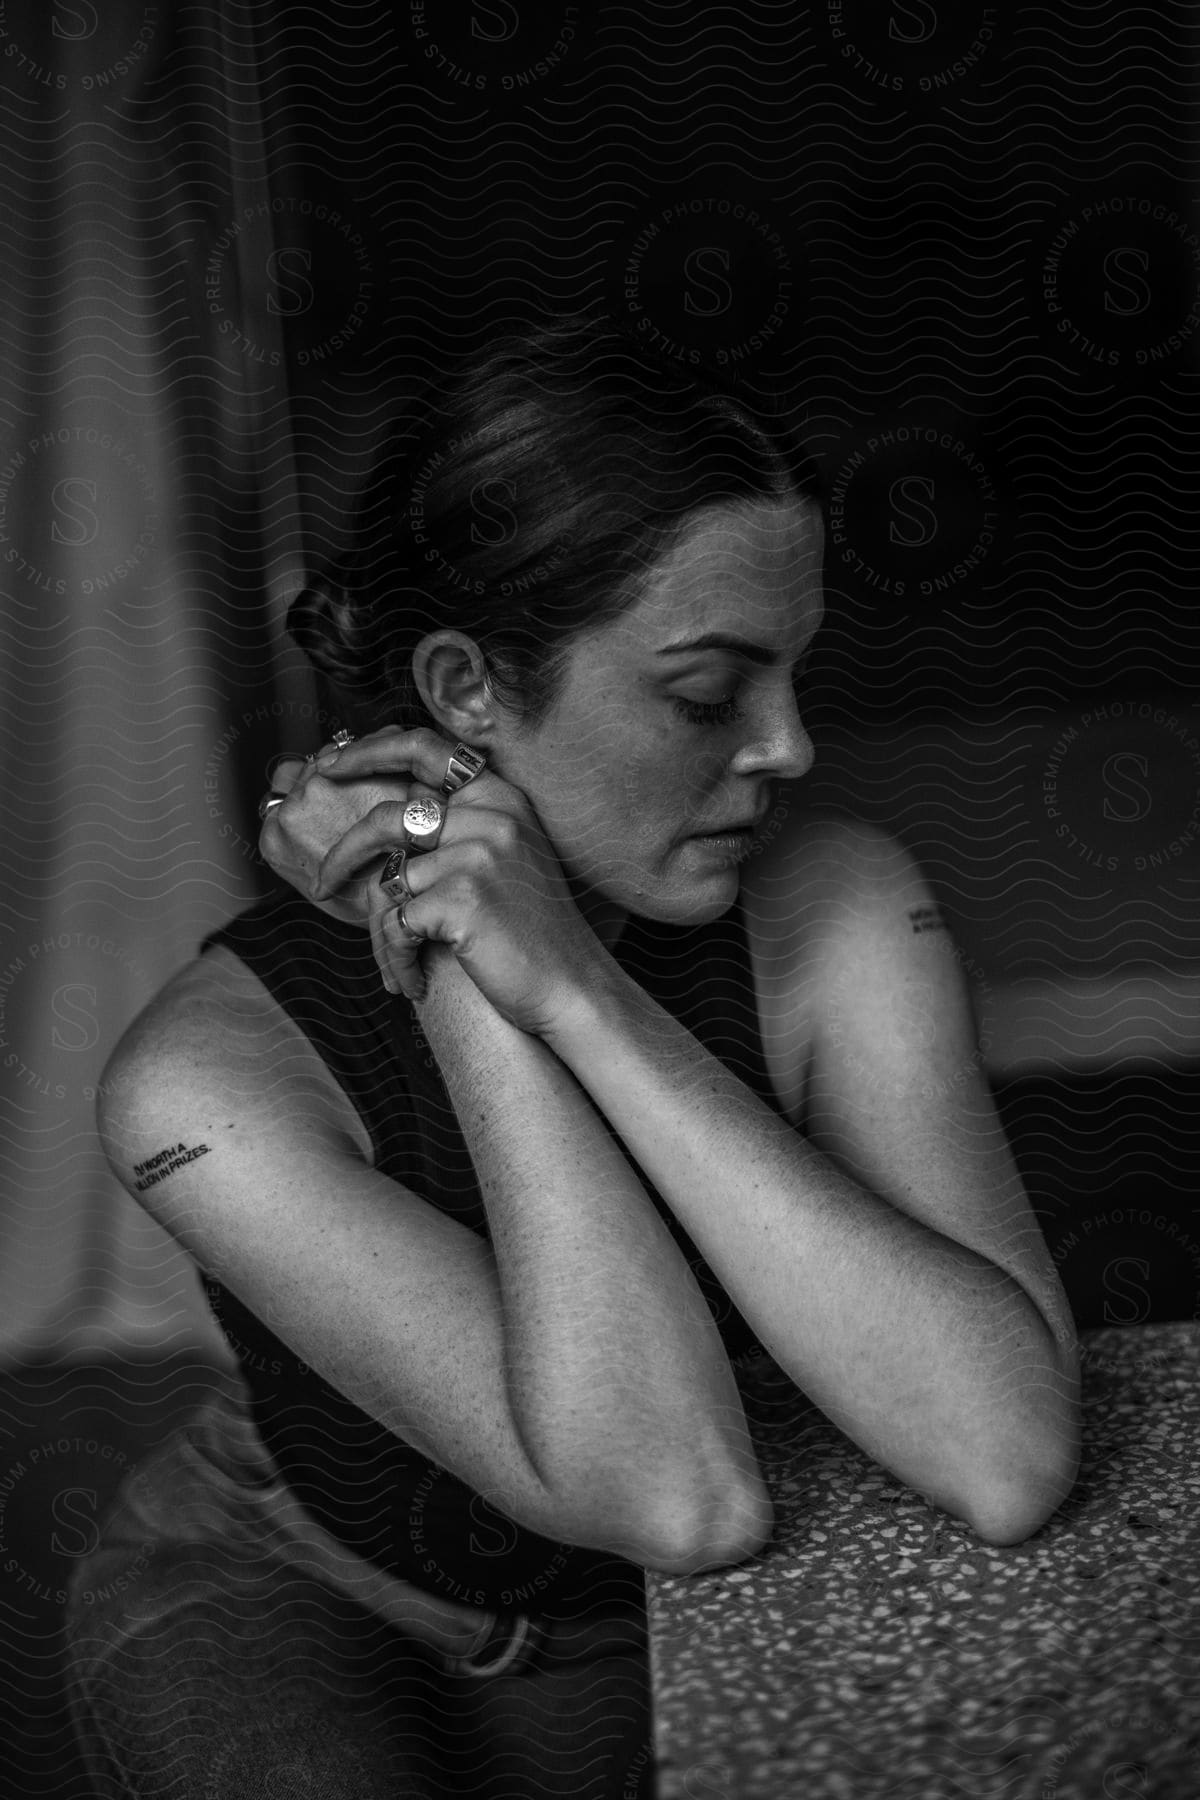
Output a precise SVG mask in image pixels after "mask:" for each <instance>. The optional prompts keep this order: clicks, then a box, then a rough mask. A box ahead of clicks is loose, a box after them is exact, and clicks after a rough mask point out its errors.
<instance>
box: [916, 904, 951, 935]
mask: <svg viewBox="0 0 1200 1800" xmlns="http://www.w3.org/2000/svg"><path fill="white" fill-rule="evenodd" d="M908 918H909V923H910V924H911V925H912V928H913V930H914V931H917V932H920V931H949V929H950V927H949V925H948V924H947V922H946V920H945V919H944V918H943V916H942V909H941V907H940V906H936V905H935V906H910V907H909V909H908Z"/></svg>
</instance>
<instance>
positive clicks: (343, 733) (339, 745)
mask: <svg viewBox="0 0 1200 1800" xmlns="http://www.w3.org/2000/svg"><path fill="white" fill-rule="evenodd" d="M353 742H354V733H353V732H352V731H347V730H346V728H345V726H344V725H343V727H342V729H341V730H340V731H335V732H334V734H333V745H334V749H335V750H345V749H347V748H348V747H349V745H351V744H352V743H353Z"/></svg>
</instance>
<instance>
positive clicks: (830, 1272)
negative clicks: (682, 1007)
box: [550, 964, 1074, 1523]
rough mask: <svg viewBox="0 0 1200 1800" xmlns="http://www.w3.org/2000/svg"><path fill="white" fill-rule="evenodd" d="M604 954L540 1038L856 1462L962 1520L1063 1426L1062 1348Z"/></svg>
mask: <svg viewBox="0 0 1200 1800" xmlns="http://www.w3.org/2000/svg"><path fill="white" fill-rule="evenodd" d="M613 971H614V972H613V974H612V975H611V977H610V978H609V979H608V980H607V982H606V983H605V984H602V987H601V989H600V991H599V992H598V993H594V994H593V995H592V996H590V997H589V998H587V999H585V1000H582V1001H581V1003H580V1004H579V1006H578V1007H577V1008H576V1009H575V1011H574V1012H573V1014H572V1015H571V1016H570V1018H569V1019H565V1020H564V1021H563V1022H562V1026H561V1028H560V1029H559V1030H557V1031H556V1032H555V1034H554V1035H553V1037H552V1038H551V1040H550V1041H551V1045H552V1048H553V1049H554V1050H555V1052H556V1054H557V1055H558V1056H560V1057H561V1058H562V1060H563V1061H564V1062H565V1063H566V1064H567V1066H568V1067H569V1068H570V1069H571V1070H572V1072H573V1073H574V1074H575V1075H576V1076H577V1077H578V1079H579V1081H580V1082H581V1083H582V1085H583V1086H584V1087H585V1088H586V1089H587V1091H588V1092H589V1093H590V1095H591V1096H592V1098H593V1100H594V1101H595V1103H596V1105H597V1106H598V1107H599V1108H600V1109H601V1110H602V1111H603V1112H604V1113H605V1115H606V1117H607V1118H608V1119H609V1120H610V1121H611V1122H612V1124H613V1126H614V1128H615V1129H616V1130H618V1131H619V1132H620V1133H621V1136H622V1138H623V1140H624V1142H625V1144H626V1145H627V1147H628V1148H629V1150H630V1153H631V1154H632V1155H633V1156H635V1157H636V1158H637V1161H638V1163H639V1164H640V1166H641V1168H642V1169H643V1171H644V1172H645V1174H646V1176H647V1177H648V1178H649V1180H650V1181H652V1182H653V1183H654V1185H655V1187H656V1188H657V1189H658V1191H659V1192H660V1194H661V1195H662V1196H663V1198H664V1200H666V1202H667V1203H668V1204H669V1205H670V1206H671V1207H672V1209H673V1211H674V1212H675V1214H676V1216H677V1218H678V1219H679V1220H680V1222H681V1224H682V1225H683V1227H684V1229H685V1230H686V1231H687V1233H688V1234H689V1236H690V1237H691V1238H692V1239H693V1241H694V1242H695V1244H696V1245H697V1247H698V1248H699V1250H700V1251H701V1253H702V1254H703V1255H704V1257H705V1258H706V1260H707V1261H708V1263H709V1264H710V1266H711V1267H712V1268H713V1270H714V1271H715V1273H716V1274H717V1276H718V1277H719V1279H720V1280H721V1282H722V1285H723V1286H724V1287H725V1288H726V1290H727V1291H728V1293H729V1294H730V1296H731V1298H732V1299H733V1301H734V1303H735V1304H736V1305H737V1307H738V1308H739V1310H740V1311H741V1312H742V1314H743V1315H744V1316H745V1318H746V1319H747V1320H748V1321H749V1323H750V1324H751V1325H752V1326H753V1327H754V1329H755V1331H756V1332H757V1333H758V1335H759V1337H760V1338H761V1340H762V1342H763V1343H764V1344H765V1345H766V1347H767V1348H768V1349H769V1350H770V1352H771V1354H772V1355H773V1356H774V1357H775V1359H776V1360H777V1361H778V1362H779V1364H780V1365H781V1366H782V1367H783V1368H784V1369H785V1370H786V1371H787V1372H788V1373H789V1374H790V1375H791V1376H792V1379H793V1380H795V1381H796V1382H797V1384H798V1385H800V1386H802V1387H803V1388H804V1389H805V1391H806V1392H807V1393H809V1394H810V1395H811V1397H812V1398H813V1399H814V1400H815V1401H816V1403H817V1404H818V1405H819V1406H820V1407H821V1408H822V1409H823V1410H824V1411H825V1412H826V1413H827V1414H828V1415H829V1416H830V1418H832V1419H833V1420H834V1422H835V1423H836V1424H837V1425H838V1426H839V1427H840V1428H841V1429H842V1430H844V1431H845V1432H846V1433H847V1435H848V1436H850V1437H852V1438H853V1439H854V1440H855V1441H856V1442H857V1443H858V1444H860V1445H861V1446H862V1448H863V1449H864V1450H866V1451H867V1453H868V1454H869V1455H870V1456H872V1457H873V1458H874V1459H875V1460H877V1461H879V1462H881V1463H883V1464H884V1465H885V1466H886V1467H888V1468H890V1469H891V1470H893V1471H894V1472H895V1473H896V1474H897V1475H898V1476H900V1478H901V1479H903V1480H905V1481H907V1482H909V1483H910V1484H911V1485H912V1486H914V1487H916V1488H917V1489H918V1490H919V1491H921V1492H923V1493H926V1494H927V1495H929V1496H930V1497H931V1498H932V1499H934V1500H935V1501H936V1502H937V1503H938V1504H940V1505H943V1506H945V1507H946V1508H947V1509H948V1510H950V1511H952V1512H955V1513H958V1514H960V1515H963V1516H968V1515H975V1516H974V1517H973V1518H972V1522H973V1523H974V1522H976V1518H978V1517H979V1516H980V1515H981V1514H982V1513H983V1512H984V1510H985V1509H986V1506H987V1505H988V1504H990V1503H989V1502H988V1501H987V1496H988V1494H989V1492H991V1491H993V1490H994V1491H995V1492H996V1493H997V1494H999V1493H1000V1491H1001V1489H1003V1488H1004V1487H1005V1484H1011V1482H1014V1481H1016V1480H1017V1479H1021V1478H1023V1477H1024V1475H1025V1472H1026V1471H1027V1470H1029V1469H1031V1468H1033V1467H1034V1466H1035V1465H1036V1464H1037V1463H1038V1459H1039V1456H1040V1455H1041V1452H1042V1450H1043V1448H1044V1449H1045V1451H1046V1457H1047V1461H1052V1460H1053V1454H1052V1453H1053V1448H1054V1446H1055V1445H1056V1444H1057V1443H1060V1442H1061V1441H1062V1440H1063V1438H1064V1436H1066V1435H1069V1422H1070V1416H1071V1408H1072V1405H1073V1401H1074V1394H1073V1384H1072V1381H1071V1378H1070V1374H1069V1370H1068V1364H1069V1355H1067V1354H1066V1353H1064V1352H1062V1351H1061V1350H1060V1347H1059V1346H1058V1345H1056V1343H1055V1341H1054V1337H1053V1334H1052V1332H1051V1330H1050V1327H1049V1326H1048V1324H1047V1322H1046V1320H1045V1319H1044V1318H1043V1316H1042V1314H1041V1313H1040V1312H1039V1310H1038V1309H1037V1307H1036V1306H1035V1305H1034V1303H1033V1301H1032V1300H1031V1299H1030V1297H1029V1295H1028V1294H1027V1293H1026V1292H1025V1290H1024V1289H1023V1288H1022V1287H1021V1286H1020V1285H1019V1284H1018V1283H1017V1282H1016V1281H1014V1280H1013V1279H1012V1278H1011V1277H1010V1276H1009V1275H1008V1274H1007V1273H1006V1272H1005V1271H1004V1270H1003V1269H1001V1268H999V1267H997V1266H996V1265H995V1264H994V1263H992V1262H989V1261H988V1260H987V1259H986V1258H985V1257H983V1256H981V1255H979V1254H977V1253H976V1252H974V1251H973V1250H971V1249H969V1248H967V1247H966V1246H964V1245H963V1244H960V1243H958V1242H956V1241H954V1240H953V1239H951V1238H948V1237H946V1236H944V1235H943V1234H942V1233H940V1232H938V1231H936V1230H934V1229H931V1228H930V1227H929V1226H927V1225H925V1224H924V1223H923V1222H921V1221H920V1220H918V1219H915V1218H913V1217H911V1216H910V1215H909V1214H907V1213H905V1212H901V1211H900V1210H898V1209H897V1208H896V1207H895V1206H893V1205H891V1204H890V1203H889V1202H888V1201H886V1200H884V1199H882V1198H881V1197H880V1196H879V1195H877V1194H874V1193H872V1192H871V1191H870V1190H869V1189H867V1188H866V1187H864V1186H862V1185H861V1184H860V1183H859V1182H857V1181H855V1180H853V1179H852V1178H851V1177H850V1176H849V1175H848V1174H846V1173H845V1172H844V1171H842V1170H841V1169H839V1168H838V1167H837V1166H836V1164H835V1163H834V1162H833V1161H832V1160H831V1159H830V1158H829V1157H827V1156H824V1155H823V1154H821V1152H819V1151H818V1150H816V1149H815V1148H814V1147H813V1146H812V1145H811V1144H809V1143H808V1142H807V1140H806V1139H805V1138H804V1137H803V1136H802V1135H801V1134H800V1133H799V1132H797V1131H795V1130H794V1129H793V1128H792V1127H791V1126H790V1125H789V1124H788V1123H787V1122H786V1121H785V1120H783V1119H781V1118H780V1117H779V1116H778V1115H777V1114H775V1113H774V1112H773V1111H772V1110H771V1109H770V1108H769V1107H767V1106H766V1105H765V1104H764V1103H763V1102H762V1101H761V1100H760V1099H759V1098H758V1096H757V1095H756V1094H754V1093H752V1092H751V1091H750V1089H749V1088H747V1087H746V1086H745V1085H744V1083H742V1082H741V1081H739V1080H738V1079H737V1077H736V1076H735V1075H734V1074H733V1073H732V1072H731V1071H730V1070H729V1069H727V1068H726V1067H725V1066H724V1064H722V1063H721V1062H719V1061H718V1060H717V1059H716V1058H715V1057H713V1056H711V1055H710V1054H709V1053H708V1051H706V1050H705V1049H704V1048H703V1046H702V1045H701V1044H699V1043H698V1042H697V1040H696V1039H695V1038H694V1037H693V1036H692V1035H691V1033H690V1032H687V1031H686V1030H685V1029H684V1028H683V1027H682V1026H681V1025H679V1023H678V1022H677V1021H676V1020H675V1019H673V1018H671V1016H670V1015H669V1014H668V1013H666V1012H665V1011H664V1010H663V1009H662V1008H661V1007H659V1006H658V1005H657V1004H656V1003H655V1002H654V1001H653V1000H651V999H650V998H649V997H648V996H647V995H646V994H645V993H643V992H642V990H641V989H640V988H638V987H637V985H636V984H635V983H633V982H632V981H630V980H629V978H628V977H627V976H625V975H624V974H623V973H622V972H621V971H620V970H619V969H618V968H617V967H616V965H615V964H614V965H613ZM981 1497H982V1498H981ZM1060 1497H1061V1496H1060Z"/></svg>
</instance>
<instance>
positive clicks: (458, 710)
mask: <svg viewBox="0 0 1200 1800" xmlns="http://www.w3.org/2000/svg"><path fill="white" fill-rule="evenodd" d="M412 671H413V681H414V683H415V685H416V689H417V692H418V694H419V695H420V696H421V703H422V705H423V706H424V708H425V710H426V712H427V713H428V714H429V716H430V718H431V719H434V720H436V722H437V723H438V725H440V726H441V727H442V729H443V730H444V731H446V732H448V733H449V735H450V736H451V737H452V738H455V739H460V738H461V740H462V741H463V742H464V743H466V744H472V745H477V746H478V747H479V748H480V749H483V748H485V747H486V746H487V745H488V744H489V743H491V742H492V740H493V738H494V737H495V735H496V731H497V728H498V727H502V725H503V713H502V709H501V707H500V704H499V702H498V701H497V699H496V696H495V695H494V694H493V692H492V689H491V684H490V682H489V681H488V677H487V664H486V662H485V661H484V656H483V652H482V650H481V649H480V648H479V645H478V644H477V643H476V642H475V640H474V638H470V637H467V636H466V634H465V633H464V632H461V631H431V632H430V633H429V634H428V636H426V637H423V638H422V639H421V641H420V643H419V644H418V645H417V647H416V649H415V650H414V651H413V659H412Z"/></svg>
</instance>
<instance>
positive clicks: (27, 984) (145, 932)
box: [0, 0, 328, 1361]
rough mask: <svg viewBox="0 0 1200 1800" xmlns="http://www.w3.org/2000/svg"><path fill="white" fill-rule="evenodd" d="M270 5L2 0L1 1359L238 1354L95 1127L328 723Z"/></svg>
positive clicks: (252, 887) (248, 873)
mask: <svg viewBox="0 0 1200 1800" xmlns="http://www.w3.org/2000/svg"><path fill="white" fill-rule="evenodd" d="M270 22H271V9H270V6H269V5H264V4H257V5H255V4H237V3H236V0H220V3H218V4H213V5H209V6H206V7H198V6H186V7H185V6H181V7H178V8H170V7H166V6H161V5H160V6H148V5H144V4H142V0H107V3H106V4H105V5H104V6H103V7H101V6H98V5H92V4H90V3H89V0H9V4H8V5H7V6H6V8H5V9H4V16H3V24H2V35H3V38H4V42H3V44H0V54H2V58H3V60H2V61H0V71H2V75H0V78H2V79H3V81H4V90H3V108H4V128H5V129H4V137H5V140H6V144H7V151H6V156H5V161H6V164H7V172H6V177H5V193H4V197H3V200H2V201H0V218H2V219H3V225H2V227H0V238H2V242H3V268H4V280H3V283H2V285H0V333H2V340H3V352H2V354H0V432H2V436H3V448H2V451H0V589H2V592H3V606H2V614H3V624H2V637H0V683H2V697H3V721H2V727H0V758H2V761H3V796H4V817H5V827H4V844H3V857H2V858H0V869H2V877H0V879H2V881H3V893H2V898H0V1157H2V1163H0V1180H2V1183H3V1202H2V1205H0V1355H2V1356H3V1357H4V1358H5V1359H6V1360H8V1361H12V1360H16V1359H28V1358H31V1357H55V1356H80V1357H83V1356H91V1355H94V1354H104V1353H109V1352H112V1353H118V1354H119V1353H125V1352H136V1351H137V1350H138V1349H139V1348H146V1347H148V1346H150V1345H154V1346H155V1347H169V1348H172V1349H183V1348H188V1347H189V1346H190V1344H191V1343H192V1342H194V1341H199V1342H201V1343H203V1344H204V1345H206V1346H208V1347H209V1348H211V1349H212V1351H213V1353H214V1354H216V1355H220V1356H223V1355H224V1354H225V1352H224V1348H223V1341H222V1340H220V1339H219V1336H218V1334H217V1333H216V1331H215V1328H214V1327H213V1325H212V1324H211V1321H210V1320H209V1318H208V1315H207V1312H206V1309H205V1308H204V1306H203V1303H202V1300H201V1297H200V1295H199V1291H198V1287H197V1283H196V1280H195V1276H194V1273H193V1272H192V1267H191V1264H190V1262H189V1261H188V1259H187V1258H186V1257H184V1256H183V1255H182V1253H181V1252H180V1251H179V1250H178V1249H177V1248H176V1246H175V1245H174V1244H173V1243H172V1242H171V1240H170V1239H169V1238H168V1237H166V1235H165V1234H164V1233H162V1232H161V1231H160V1229H159V1228H158V1227H157V1226H156V1225H155V1224H154V1223H153V1222H152V1221H151V1220H149V1219H148V1218H147V1216H146V1215H145V1214H143V1213H142V1212H141V1210H140V1209H139V1208H138V1207H137V1206H136V1205H135V1204H134V1202H133V1201H131V1200H130V1199H129V1198H128V1197H127V1196H126V1195H125V1194H124V1192H123V1190H122V1189H121V1188H120V1187H119V1186H118V1184H117V1183H116V1181H115V1180H114V1179H113V1177H112V1175H111V1174H110V1172H109V1170H108V1168H107V1165H106V1163H105V1161H104V1158H103V1156H102V1154H101V1151H100V1148H99V1144H98V1141H97V1138H96V1135H95V1130H94V1119H93V1113H94V1093H95V1088H96V1084H97V1082H98V1080H99V1076H100V1071H101V1068H102V1066H103V1063H104V1061H105V1059H106V1057H107V1056H108V1055H109V1053H110V1052H111V1050H112V1048H113V1045H114V1044H115V1042H116V1040H117V1038H118V1037H119V1036H120V1033H121V1031H122V1030H123V1029H124V1027H125V1026H126V1025H127V1024H128V1023H129V1021H130V1020H132V1019H133V1017H134V1016H135V1015H136V1014H137V1012H138V1011H139V1010H140V1009H141V1008H142V1007H143V1006H144V1005H145V1003H146V1002H147V1001H148V1000H149V999H150V998H151V996H152V995H153V994H154V993H155V991H156V990H157V989H158V988H160V987H161V986H162V984H163V982H164V981H165V980H166V979H167V977H168V976H170V975H171V974H172V973H173V972H174V971H175V970H177V969H178V968H180V967H181V966H182V964H184V963H185V962H187V961H188V960H189V959H190V958H191V957H192V956H193V955H194V954H195V950H196V946H197V942H198V939H199V938H200V937H201V935H202V934H203V933H204V932H205V931H206V930H208V929H211V928H212V927H213V926H214V925H216V924H219V923H221V922H222V921H223V920H225V919H226V918H228V917H229V916H230V915H231V914H232V913H234V912H235V911H237V910H238V908H239V907H240V906H243V905H246V904H249V903H250V902H251V901H252V900H253V899H254V898H255V897H256V893H257V892H258V891H259V890H258V879H259V878H258V877H257V876H256V872H255V861H254V849H253V841H254V839H255V837H256V834H257V820H256V818H255V817H254V813H253V807H252V805H251V804H250V803H249V801H248V800H247V799H246V797H245V795H244V794H243V792H242V789H243V788H245V787H246V786H247V785H248V783H247V771H246V757H247V753H248V752H249V753H251V754H252V756H253V757H254V758H255V759H258V758H261V756H262V752H263V747H264V746H267V747H274V746H276V745H277V744H278V743H279V742H280V741H286V740H287V738H288V736H289V732H290V735H291V736H292V737H293V738H295V737H296V735H297V732H298V731H301V730H302V727H303V724H304V722H305V721H306V720H311V719H312V718H313V716H314V713H315V705H314V697H313V695H312V692H311V690H310V688H309V685H308V679H307V676H306V674H305V673H304V669H303V665H302V659H300V658H299V656H298V654H297V653H295V652H294V651H290V652H289V651H288V650H287V648H286V647H285V644H284V640H283V638H282V630H281V622H282V616H283V611H284V601H285V597H286V595H287V593H288V591H289V590H290V589H291V588H293V587H294V585H295V581H296V576H297V574H298V571H299V566H300V559H299V551H300V545H299V538H298V526H297V508H296V505H295V469H294V458H293V456H292V454H291V433H290V428H289V409H288V395H287V392H286V387H285V378H284V374H283V370H284V368H285V363H284V359H283V358H282V357H281V356H280V355H279V354H278V350H279V345H278V336H279V325H280V319H279V317H278V315H277V313H276V312H274V311H273V310H272V308H271V307H270V306H269V305H268V304H266V303H265V302H264V299H263V282H264V280H265V271H266V269H267V267H268V263H269V258H270V256H271V250H272V237H271V233H272V225H273V214H272V211H271V208H270V206H269V205H264V204H263V202H264V201H266V200H267V198H268V195H269V193H270V192H271V191H272V175H271V168H272V166H273V165H274V164H276V163H278V162H279V161H280V156H279V152H280V147H281V145H280V140H279V138H278V134H276V135H275V136H274V137H273V136H272V130H271V122H270V120H268V119H264V117H263V115H262V105H263V102H262V98H261V96H262V94H263V92H264V88H265V86H266V85H267V84H264V83H262V82H260V79H259V75H260V69H259V60H260V57H261V54H262V52H261V50H260V48H259V47H260V46H261V45H262V44H263V43H265V42H269V39H270V29H269V28H270ZM283 160H286V158H284V159H283ZM308 735H311V736H313V738H314V741H316V740H319V738H320V736H321V735H322V733H321V731H320V730H319V729H317V730H316V731H315V733H313V732H309V734H308ZM324 735H328V734H327V733H326V734H324ZM300 741H301V742H307V736H305V735H303V734H302V735H301V738H300ZM260 785H261V784H260ZM247 815H249V816H247Z"/></svg>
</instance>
